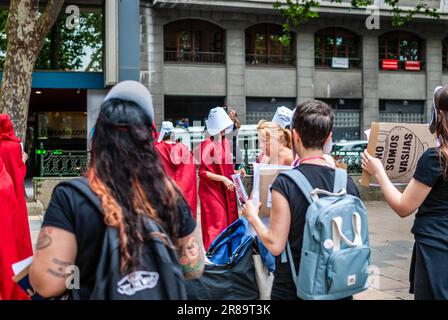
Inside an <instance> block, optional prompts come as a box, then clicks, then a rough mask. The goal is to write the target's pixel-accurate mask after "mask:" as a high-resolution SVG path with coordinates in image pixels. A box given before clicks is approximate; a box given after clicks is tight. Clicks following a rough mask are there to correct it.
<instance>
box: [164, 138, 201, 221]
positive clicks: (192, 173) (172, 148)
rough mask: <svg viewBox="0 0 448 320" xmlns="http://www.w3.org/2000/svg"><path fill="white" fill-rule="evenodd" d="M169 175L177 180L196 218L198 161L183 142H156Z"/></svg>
mask: <svg viewBox="0 0 448 320" xmlns="http://www.w3.org/2000/svg"><path fill="white" fill-rule="evenodd" d="M156 150H157V151H158V153H159V156H160V159H161V160H162V163H163V166H164V168H165V171H166V173H167V174H168V176H169V177H170V178H171V179H173V181H174V182H176V185H177V186H178V187H179V189H180V191H182V194H183V195H184V197H185V200H186V201H187V203H188V205H189V206H190V209H191V212H192V213H193V217H194V219H195V220H196V214H197V208H198V192H197V185H196V163H195V161H194V158H193V155H192V154H191V152H190V150H189V149H188V148H187V146H185V145H184V144H182V143H179V142H178V143H175V144H173V143H166V142H165V141H162V142H161V143H158V144H156Z"/></svg>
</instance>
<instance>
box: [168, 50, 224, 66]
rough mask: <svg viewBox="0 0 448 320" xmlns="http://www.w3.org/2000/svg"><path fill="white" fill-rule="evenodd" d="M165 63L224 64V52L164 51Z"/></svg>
mask: <svg viewBox="0 0 448 320" xmlns="http://www.w3.org/2000/svg"><path fill="white" fill-rule="evenodd" d="M165 62H179V63H211V64H224V63H225V62H226V61H225V54H224V52H204V51H194V52H192V51H189V52H183V51H168V50H167V51H165Z"/></svg>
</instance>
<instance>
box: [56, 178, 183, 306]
mask: <svg viewBox="0 0 448 320" xmlns="http://www.w3.org/2000/svg"><path fill="white" fill-rule="evenodd" d="M62 184H64V185H66V186H69V187H71V188H73V189H75V190H77V191H78V192H79V193H80V194H82V195H83V196H84V197H85V198H86V199H87V200H88V201H90V202H91V203H92V204H94V205H95V207H96V208H97V210H98V213H99V214H102V207H101V202H100V200H99V198H98V197H97V196H96V194H95V193H94V192H93V191H92V190H91V188H90V186H89V182H88V180H87V179H86V178H82V179H75V180H70V181H66V182H63V183H62ZM144 227H145V230H146V233H145V234H146V235H147V236H146V238H145V243H144V245H143V248H142V252H141V259H140V260H141V263H140V266H139V267H138V270H137V271H135V272H132V273H128V274H122V273H121V271H120V256H121V253H120V241H119V237H118V230H117V229H116V228H112V227H107V229H106V232H105V235H104V241H103V247H102V250H101V256H100V259H99V263H98V268H97V271H96V277H95V285H94V288H93V291H92V294H91V296H90V299H91V300H185V299H186V298H187V293H186V288H185V282H184V277H183V273H182V269H181V267H180V264H179V259H178V257H177V254H176V250H175V247H174V245H173V243H172V242H171V240H170V238H169V236H168V235H167V233H166V232H165V231H164V230H163V228H162V227H161V226H160V225H159V224H158V223H156V222H155V221H153V220H152V219H150V218H146V219H145V220H144ZM71 297H72V298H73V299H75V300H77V299H80V293H79V291H77V290H74V291H72V292H71Z"/></svg>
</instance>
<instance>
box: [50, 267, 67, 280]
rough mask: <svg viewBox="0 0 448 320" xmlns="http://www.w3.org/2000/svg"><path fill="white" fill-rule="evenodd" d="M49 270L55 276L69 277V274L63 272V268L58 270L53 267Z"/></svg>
mask: <svg viewBox="0 0 448 320" xmlns="http://www.w3.org/2000/svg"><path fill="white" fill-rule="evenodd" d="M47 272H48V273H49V274H50V275H52V276H53V277H55V278H59V279H65V278H67V276H68V275H67V274H66V273H64V272H63V270H62V268H59V269H58V271H56V270H53V269H48V270H47Z"/></svg>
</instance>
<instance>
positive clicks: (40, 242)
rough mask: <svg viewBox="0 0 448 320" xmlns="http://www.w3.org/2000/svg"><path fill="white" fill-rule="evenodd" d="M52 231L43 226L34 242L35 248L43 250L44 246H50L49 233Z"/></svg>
mask: <svg viewBox="0 0 448 320" xmlns="http://www.w3.org/2000/svg"><path fill="white" fill-rule="evenodd" d="M51 233H52V230H51V229H50V228H44V229H43V230H42V231H41V232H40V234H39V238H38V239H37V244H36V250H37V251H39V250H44V249H46V248H48V247H49V246H51V243H52V242H53V240H52V239H51V236H50V234H51Z"/></svg>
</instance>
